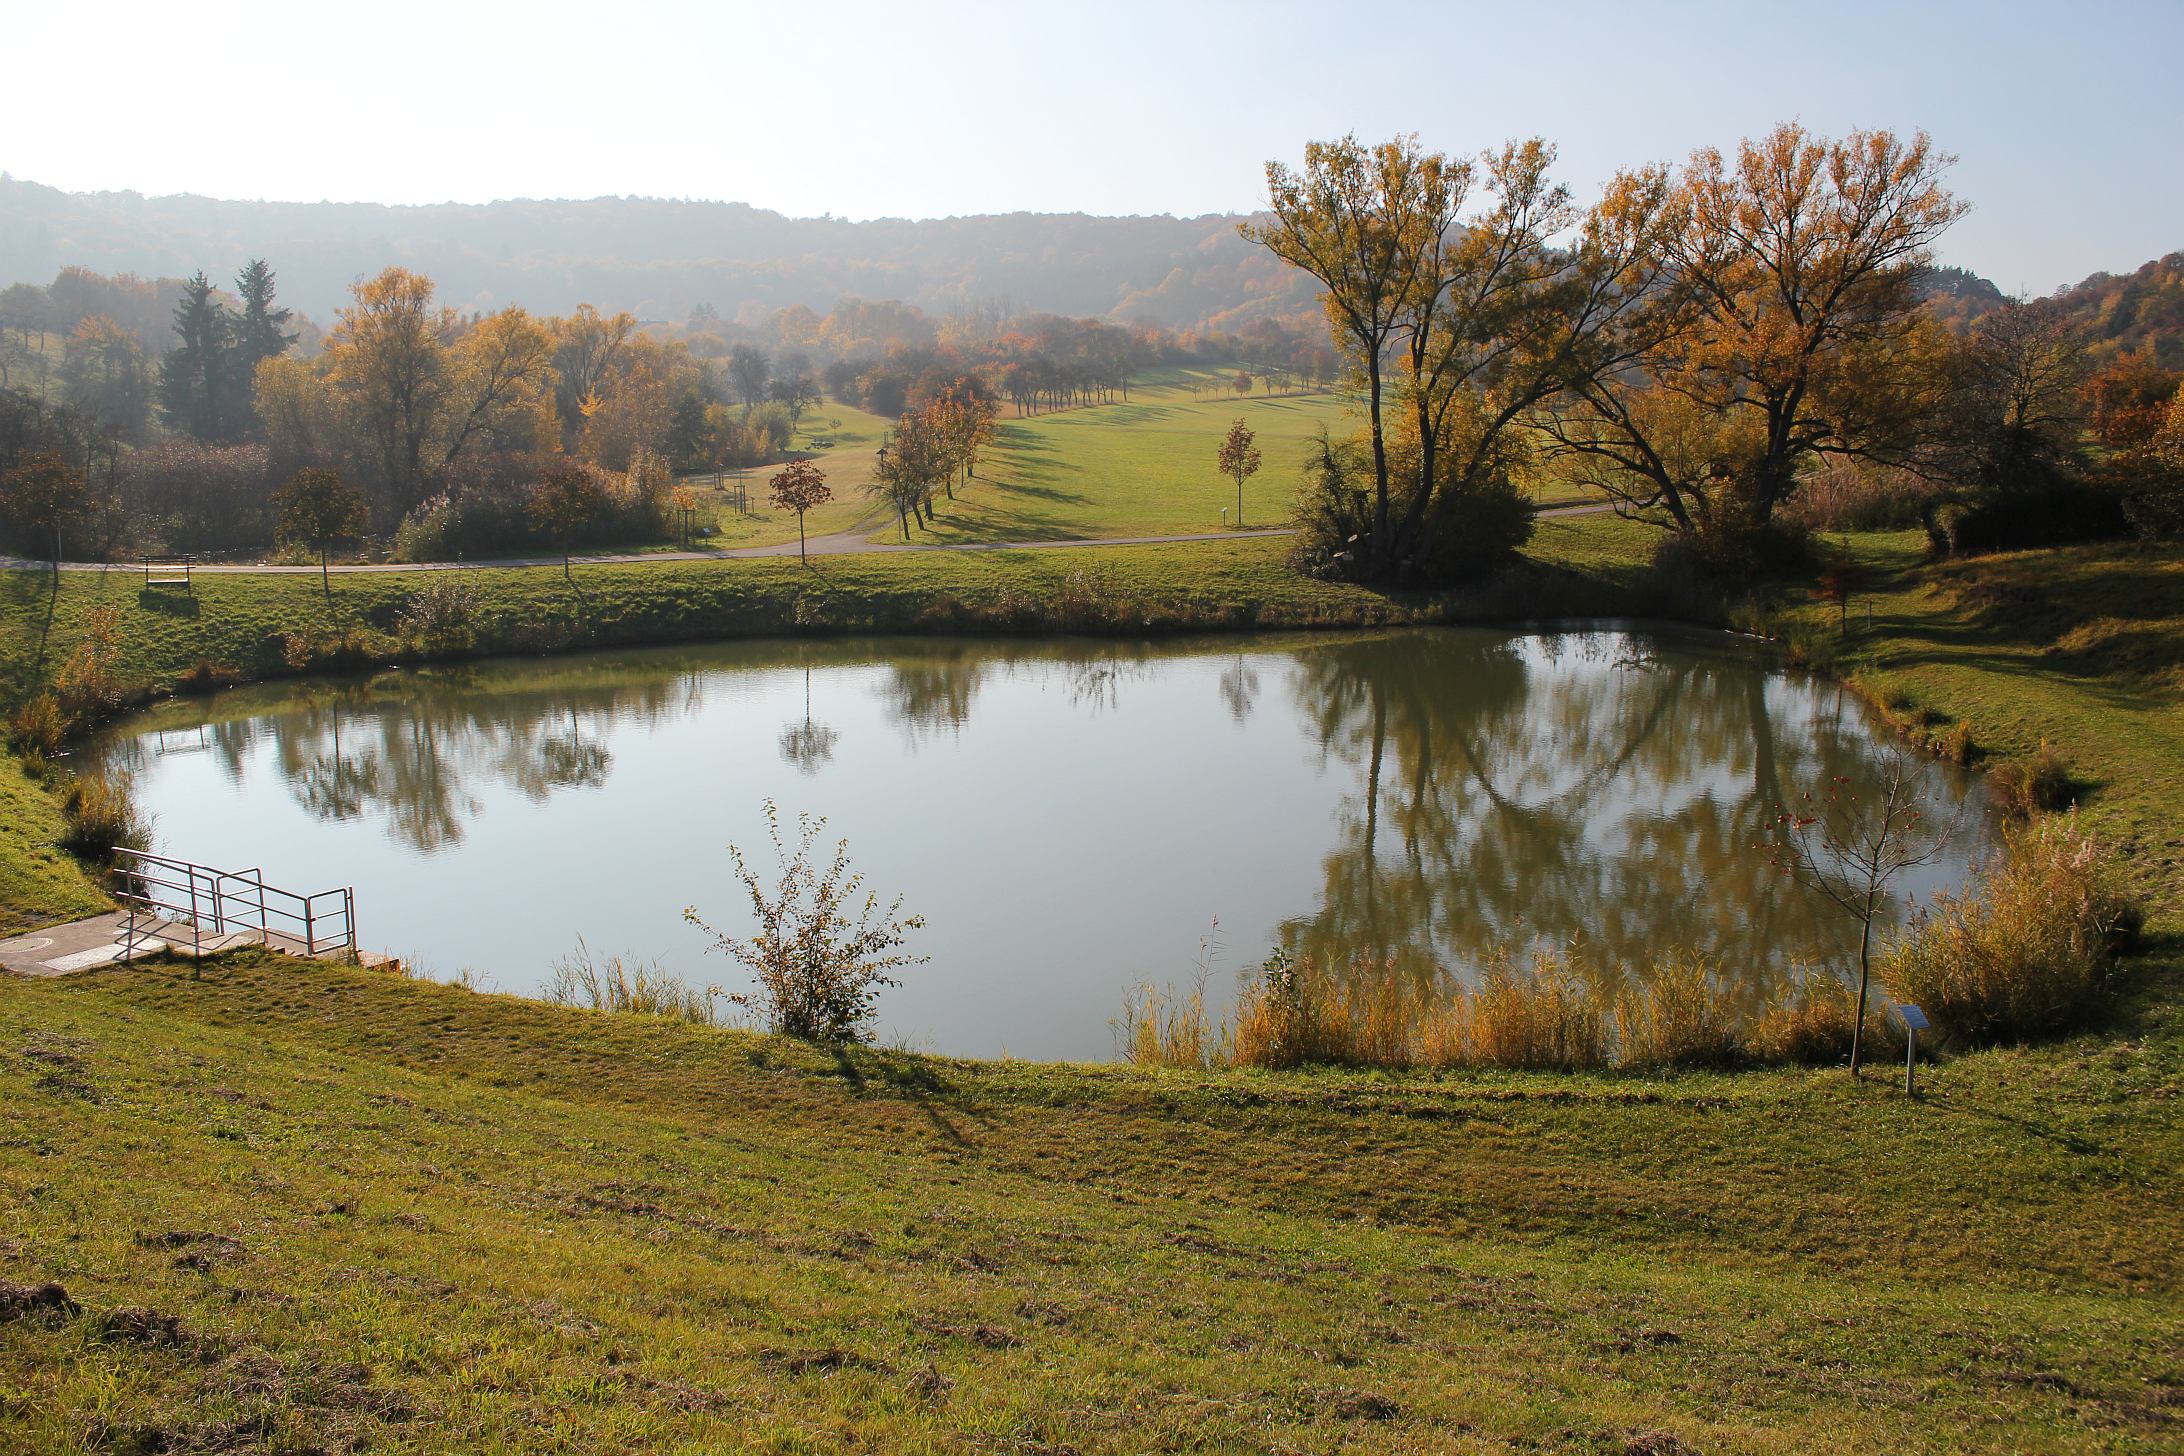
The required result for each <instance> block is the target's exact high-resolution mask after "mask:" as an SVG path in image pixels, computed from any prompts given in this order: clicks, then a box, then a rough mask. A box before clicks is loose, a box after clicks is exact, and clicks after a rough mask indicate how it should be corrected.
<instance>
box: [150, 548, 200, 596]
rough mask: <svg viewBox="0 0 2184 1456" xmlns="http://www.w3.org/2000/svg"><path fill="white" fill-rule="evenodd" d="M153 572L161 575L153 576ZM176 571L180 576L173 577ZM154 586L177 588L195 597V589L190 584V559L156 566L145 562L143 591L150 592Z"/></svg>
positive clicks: (186, 558)
mask: <svg viewBox="0 0 2184 1456" xmlns="http://www.w3.org/2000/svg"><path fill="white" fill-rule="evenodd" d="M154 571H157V572H159V573H161V574H160V575H158V576H154V575H152V573H153V572H154ZM178 571H179V572H180V573H181V575H180V576H177V575H175V573H176V572H178ZM155 586H178V587H180V588H182V590H184V591H186V592H188V593H190V594H191V595H192V596H195V595H196V594H197V588H196V587H194V586H192V585H191V584H190V559H189V558H188V557H187V556H185V557H183V558H182V559H181V560H180V561H179V562H164V563H161V564H159V565H157V566H155V565H153V564H152V563H151V562H149V561H147V562H145V563H144V589H145V590H146V591H150V590H151V589H152V588H153V587H155Z"/></svg>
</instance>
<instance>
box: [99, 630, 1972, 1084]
mask: <svg viewBox="0 0 2184 1456" xmlns="http://www.w3.org/2000/svg"><path fill="white" fill-rule="evenodd" d="M99 751H100V752H101V753H102V754H103V755H104V756H105V757H106V758H107V759H108V760H109V761H110V762H112V763H113V764H115V765H116V766H119V767H123V768H126V769H127V770H128V771H129V772H131V773H132V774H133V775H134V777H135V780H136V784H137V788H138V791H139V793H140V795H141V796H142V798H143V800H144V802H145V803H146V805H147V806H148V807H149V808H150V809H151V810H152V811H153V812H154V813H155V814H156V815H157V827H156V839H157V841H158V846H159V848H161V849H162V850H163V851H164V852H167V853H171V854H176V855H181V856H184V857H187V858H190V859H195V860H200V861H204V862H207V863H211V864H216V865H220V866H223V867H239V866H247V865H262V866H264V868H265V870H266V874H267V878H268V880H270V881H272V882H274V883H278V884H282V885H286V886H290V887H292V888H296V889H302V890H317V889H322V888H328V887H332V886H336V885H344V884H354V885H355V886H356V888H357V899H358V917H359V921H360V923H361V925H362V928H363V939H364V942H365V944H366V945H367V946H369V947H372V948H384V949H387V950H390V951H393V952H396V953H398V954H402V955H405V956H409V957H412V958H415V959H416V960H419V961H421V962H422V963H423V964H424V965H425V966H426V967H427V968H429V969H430V970H432V971H433V972H435V973H437V974H439V975H441V976H449V975H452V974H453V973H455V972H456V971H458V970H461V969H465V968H467V969H469V970H472V971H473V972H475V973H477V975H478V976H479V977H480V978H481V979H482V980H484V981H485V982H486V983H487V984H488V985H489V986H491V987H492V988H494V989H500V990H506V991H515V992H535V991H537V990H538V989H539V988H540V987H542V986H543V985H544V983H545V980H546V977H547V974H548V971H549V968H550V966H551V964H552V962H553V961H554V960H555V959H556V958H557V957H559V956H561V955H564V954H566V953H568V952H569V951H571V950H572V949H573V948H574V947H575V945H576V943H577V939H578V937H579V936H581V937H583V938H584V939H585V940H586V941H588V942H589V944H590V946H591V948H592V949H593V951H594V952H595V953H609V952H621V953H633V954H635V955H637V956H640V957H644V958H648V959H650V958H657V959H658V960H660V961H661V962H663V963H664V964H665V966H666V968H667V969H669V970H670V971H672V972H674V973H676V974H678V975H680V976H682V977H683V978H684V979H686V980H689V981H692V982H694V983H697V984H700V985H704V984H708V983H719V984H722V985H724V986H727V987H729V988H730V989H738V988H740V987H741V986H742V984H743V981H742V979H741V976H740V973H739V971H738V969H737V967H735V966H734V965H733V964H731V963H729V962H728V961H726V960H725V959H723V958H722V957H720V956H718V955H707V954H706V941H705V938H704V936H703V935H702V934H701V933H700V932H698V931H697V930H695V929H694V928H692V927H690V926H688V925H686V924H684V922H683V919H682V910H683V907H684V906H686V905H696V906H697V907H699V909H700V911H701V912H702V913H703V914H704V915H705V917H706V918H707V919H708V920H710V921H711V922H712V923H714V924H715V925H717V926H720V927H722V928H724V929H729V930H731V931H733V932H735V933H742V932H744V931H745V930H747V929H748V928H749V927H748V917H747V915H746V912H745V906H744V905H743V904H742V903H740V893H739V890H738V888H737V886H736V885H735V883H734V881H733V880H732V878H731V875H730V870H729V865H728V855H727V845H728V844H729V843H730V842H731V841H734V842H736V843H739V844H741V845H743V846H744V847H745V848H746V849H747V850H748V849H754V848H756V849H763V848H764V846H765V830H764V822H763V820H762V818H761V815H760V805H761V802H762V801H763V800H765V799H767V798H772V799H773V800H775V801H776V802H777V803H778V804H779V805H780V806H781V809H782V811H783V814H784V816H785V817H786V818H789V819H792V820H793V817H794V815H795V814H796V813H797V812H798V811H800V810H808V811H810V812H812V813H815V814H825V815H826V816H828V819H829V821H830V833H839V834H842V835H846V836H847V837H848V838H849V840H850V842H851V846H852V849H853V851H854V854H855V858H856V863H857V866H858V868H860V869H861V870H863V871H864V872H865V874H866V876H867V879H868V881H869V882H870V884H871V885H872V886H873V887H875V888H877V889H879V890H881V891H882V896H883V899H884V898H885V897H886V896H888V895H891V894H893V893H894V892H896V891H900V892H901V893H902V894H903V895H904V896H905V899H906V906H907V908H908V909H909V910H911V911H914V912H916V913H919V914H922V915H924V916H925V917H926V920H927V922H928V928H927V929H926V930H925V931H924V932H923V933H922V934H921V935H919V936H918V937H917V938H916V944H915V945H914V947H913V948H914V949H917V950H921V951H923V952H926V953H928V954H930V955H931V956H932V961H931V963H930V964H928V965H924V966H920V967H914V968H912V969H910V970H909V971H907V972H905V973H904V981H905V983H906V984H904V985H903V986H901V987H900V988H897V989H894V990H891V991H889V992H887V993H886V994H885V996H884V998H883V1000H882V1003H881V1006H882V1032H881V1034H882V1037H883V1039H886V1040H890V1041H900V1042H904V1043H908V1044H910V1045H914V1046H920V1047H924V1048H928V1049H932V1050H937V1051H942V1052H949V1053H959V1054H964V1055H981V1056H984V1055H996V1054H1001V1053H1004V1052H1006V1053H1011V1054H1015V1055H1021V1056H1028V1057H1039V1058H1051V1057H1069V1058H1098V1057H1106V1056H1109V1055H1111V1054H1112V1052H1113V1038H1112V1032H1111V1029H1110V1026H1109V1022H1110V1019H1111V1018H1112V1017H1113V1016H1115V1014H1116V1013H1117V1011H1118V1010H1119V1008H1120V1006H1121V1003H1122V1001H1123V998H1124V995H1125V993H1126V991H1127V990H1128V988H1129V987H1130V986H1131V985H1133V984H1134V983H1137V982H1140V981H1147V980H1150V981H1153V982H1156V983H1168V984H1175V985H1188V984H1189V983H1191V982H1192V981H1193V980H1194V979H1195V977H1196V974H1197V971H1196V967H1197V964H1198V962H1199V959H1200V945H1201V942H1202V941H1208V940H1210V942H1211V952H1210V954H1211V964H1212V975H1211V977H1210V980H1209V983H1208V992H1209V999H1211V1000H1212V1001H1214V1002H1215V1003H1216V1004H1217V1005H1225V1004H1226V1003H1227V1002H1228V1001H1229V1000H1230V999H1231V998H1232V995H1233V991H1234V984H1235V974H1236V972H1237V971H1238V970H1239V969H1240V968H1242V967H1244V966H1247V965H1251V964H1256V963H1257V962H1258V961H1259V960H1260V959H1262V958H1263V957H1264V956H1265V955H1266V954H1267V953H1268V951H1269V950H1270V949H1271V948H1273V947H1274V946H1277V945H1281V946H1286V947H1289V948H1291V949H1292V950H1295V951H1300V952H1305V951H1308V952H1312V953H1315V954H1319V955H1323V956H1325V955H1340V956H1343V957H1348V956H1351V955H1355V954H1366V955H1370V956H1372V957H1374V958H1376V959H1392V961H1393V962H1394V964H1395V965H1396V966H1397V967H1398V968H1404V969H1411V970H1415V968H1417V967H1419V966H1423V965H1426V964H1430V963H1438V964H1441V965H1446V966H1452V967H1462V968H1468V967H1475V966H1476V965H1477V964H1478V963H1479V962H1480V960H1481V958H1482V957H1484V956H1486V955H1487V954H1489V953H1490V952H1491V951H1492V950H1493V949H1494V948H1495V947H1499V946H1505V945H1506V946H1512V947H1516V948H1518V949H1520V950H1521V949H1522V948H1523V947H1525V946H1527V945H1528V944H1531V943H1533V942H1535V941H1540V940H1545V941H1551V942H1558V943H1563V942H1569V941H1572V940H1579V941H1581V943H1582V944H1583V945H1584V946H1585V947H1586V948H1587V950H1588V952H1589V953H1590V954H1591V955H1592V956H1594V957H1596V958H1599V959H1602V960H1604V961H1609V962H1613V961H1630V962H1633V963H1635V962H1639V961H1643V960H1644V959H1645V958H1646V957H1647V956H1648V954H1649V953H1650V952H1653V951H1656V950H1659V949H1662V948H1665V947H1667V946H1671V945H1676V946H1687V947H1696V948H1699V949H1701V950H1703V951H1704V952H1706V953H1707V954H1709V955H1712V956H1715V957H1717V958H1719V960H1720V961H1721V963H1722V965H1723V966H1724V967H1725V970H1726V971H1727V973H1728V974H1729V975H1731V976H1733V977H1735V978H1737V979H1738V980H1739V981H1740V982H1742V983H1743V984H1745V985H1749V986H1752V987H1755V988H1756V987H1757V986H1758V985H1759V984H1760V983H1761V982H1762V981H1764V979H1765V978H1766V977H1767V976H1769V975H1771V974H1779V973H1780V972H1781V970H1782V969H1783V968H1784V967H1785V966H1787V965H1788V964H1790V963H1791V962H1793V961H1797V960H1804V961H1811V960H1814V959H1817V958H1822V957H1827V956H1832V955H1837V954H1840V952H1841V951H1842V949H1843V948H1844V947H1845V945H1846V944H1848V943H1849V935H1848V927H1847V925H1846V924H1844V923H1840V922H1839V921H1838V920H1837V919H1834V918H1830V917H1831V915H1833V914H1834V913H1835V912H1824V910H1823V908H1822V907H1821V906H1820V905H1818V904H1816V903H1815V902H1814V900H1813V899H1812V898H1811V897H1810V895H1809V894H1808V893H1807V892H1804V891H1801V890H1799V889H1798V888H1797V887H1795V886H1793V885H1789V884H1786V883H1784V882H1783V881H1782V880H1780V879H1779V877H1778V876H1776V875H1775V874H1774V873H1773V872H1772V871H1770V870H1769V869H1768V867H1767V864H1766V858H1765V856H1764V855H1763V854H1761V853H1757V852H1755V850H1754V848H1753V846H1754V845H1755V844H1756V843H1758V842H1759V841H1760V840H1761V839H1762V838H1763V834H1764V825H1765V822H1766V820H1767V818H1768V817H1769V815H1770V813H1771V811H1772V809H1773V806H1775V805H1776V804H1779V803H1781V802H1783V801H1784V800H1785V799H1786V798H1788V797H1789V796H1791V795H1793V794H1795V793H1797V792H1800V791H1803V790H1805V789H1808V788H1816V787H1819V786H1823V785H1824V784H1825V783H1826V782H1827V781H1828V780H1829V779H1830V778H1832V777H1834V776H1837V775H1843V776H1846V777H1848V778H1849V779H1850V780H1851V781H1852V782H1853V783H1857V782H1861V781H1865V780H1869V779H1870V778H1871V777H1872V775H1873V774H1874V772H1875V766H1876V764H1877V763H1878V762H1879V761H1880V758H1881V756H1882V755H1883V754H1885V753H1888V752H1891V751H1892V749H1891V748H1890V746H1889V745H1888V743H1887V741H1886V740H1885V739H1884V738H1883V737H1882V736H1881V735H1880V734H1878V733H1877V732H1876V731H1875V727H1874V725H1873V723H1872V722H1871V721H1870V720H1869V718H1868V716H1867V715H1866V713H1865V712H1864V711H1863V709H1862V707H1861V706H1860V705H1859V704H1858V703H1857V702H1856V701H1855V700H1852V699H1849V698H1848V697H1847V696H1846V695H1844V694H1843V693H1841V692H1840V691H1839V690H1838V689H1837V688H1836V687H1834V686H1833V685H1832V684H1828V683H1824V682H1820V681H1818V680H1815V679H1811V678H1808V677H1804V676H1802V675H1791V674H1785V673H1781V672H1776V671H1773V670H1770V669H1768V668H1767V667H1765V666H1763V665H1762V664H1760V663H1759V662H1758V661H1757V660H1756V659H1755V658H1753V657H1752V656H1751V655H1749V654H1748V653H1746V652H1745V651H1744V650H1743V649H1742V648H1741V647H1739V646H1738V645H1737V644H1734V643H1730V642H1725V641H1720V640H1715V639H1706V638H1692V637H1683V636H1657V635H1653V634H1650V633H1645V632H1635V631H1588V632H1563V633H1549V634H1513V633H1509V632H1504V631H1496V630H1445V629H1421V630H1411V631H1401V632H1386V633H1377V634H1370V635H1349V636H1342V637H1326V636H1320V637H1309V638H1306V637H1296V636H1288V637H1263V638H1247V639H1234V638H1230V639H1222V640H1219V641H1204V640H1200V641H1187V642H1169V643H1161V644H1115V643H1104V642H1078V641H1065V642H1059V643H1056V642H1046V643H1030V642H1018V641H998V642H976V641H962V640H935V639H886V640H868V641H841V642H803V643H797V642H759V643H738V644H725V645H718V646H709V647H703V648H678V649H658V650H648V651H633V652H618V653H606V654H595V655H588V656H581V657H568V658H557V659H552V660H546V661H537V662H519V663H491V664H484V665H476V666H467V667H455V668H434V669H429V670H421V671H415V672H404V673H393V674H387V675H384V676H381V677H379V678H375V679H373V680H371V681H370V682H368V683H346V684H309V685H303V686H296V685H287V686H282V687H275V688H263V689H248V690H243V691H238V692H232V693H228V694H226V695H223V696H221V697H219V698H217V699H214V700H212V701H210V702H209V703H199V704H194V705H180V704H178V705H174V706H171V707H169V708H167V709H165V710H163V711H162V712H161V713H160V714H158V715H154V716H150V717H147V718H144V719H140V720H137V722H135V723H133V724H131V725H128V727H127V728H126V729H125V730H124V731H122V732H119V733H117V734H115V735H114V736H112V737H111V738H109V739H108V740H107V741H106V742H105V743H104V744H103V745H102V746H101V748H100V750H99ZM1929 783H1930V788H1931V790H1932V791H1933V792H1934V794H1935V795H1936V797H1937V800H1938V801H1939V802H1938V803H1937V812H1939V813H1942V814H1947V813H1948V812H1950V810H1951V808H1952V807H1953V806H1954V805H1955V804H1956V803H1957V802H1958V801H1960V800H1962V801H1964V802H1965V809H1966V813H1967V823H1968V824H1972V825H1974V826H1977V825H1980V824H1983V823H1984V820H1985V814H1986V808H1985V805H1984V802H1983V801H1982V799H1981V797H1980V795H1979V791H1978V790H1977V789H1976V787H1974V786H1972V785H1971V784H1970V782H1969V781H1968V780H1966V779H1965V778H1963V777H1962V776H1959V775H1953V774H1945V773H1943V772H1942V771H1941V770H1939V769H1936V770H1934V771H1932V773H1931V774H1930V778H1929ZM1980 841H1981V835H1980V833H1978V832H1967V833H1964V834H1961V835H1960V836H1959V838H1958V840H1957V842H1956V844H1955V845H1954V847H1953V851H1952V853H1951V855H1950V856H1949V857H1948V858H1947V859H1946V860H1945V861H1944V862H1943V863H1942V864H1940V865H1938V866H1936V867H1935V868H1933V869H1932V870H1929V871H1926V872H1924V873H1923V874H1922V875H1921V877H1920V878H1919V879H1918V880H1917V881H1915V882H1914V883H1913V885H1912V886H1911V888H1912V889H1913V890H1914V891H1915V892H1916V893H1917V894H1918V895H1919V896H1920V897H1921V898H1923V897H1924V896H1925V895H1927V894H1930V893H1931V892H1932V890H1934V889H1935V888H1938V887H1942V886H1946V885H1949V884H1952V883H1955V882H1957V881H1960V880H1961V879H1962V878H1963V876H1964V873H1965V868H1966V865H1967V863H1968V862H1969V860H1970V859H1971V857H1972V856H1974V855H1975V854H1976V853H1977V852H1978V850H1979V846H1980ZM756 862H757V863H758V864H759V865H760V867H761V868H764V867H765V866H767V865H768V864H770V861H769V860H767V859H766V858H765V857H764V856H763V855H761V856H759V857H758V858H757V861H756ZM1216 921H1218V926H1216V923H1215V922H1216ZM1399 973H1400V969H1399Z"/></svg>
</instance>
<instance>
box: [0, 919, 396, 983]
mask: <svg viewBox="0 0 2184 1456" xmlns="http://www.w3.org/2000/svg"><path fill="white" fill-rule="evenodd" d="M128 924H129V917H128V916H127V915H126V914H123V913H121V912H119V911H116V912H114V913H112V914H108V915H95V916H93V917H92V918H91V919H89V920H78V921H75V922H74V923H72V924H69V925H49V926H47V927H46V928H45V929H43V930H39V931H34V932H32V933H31V934H29V935H18V936H15V937H13V938H12V939H9V940H0V970H6V971H12V972H14V973H15V974H16V975H18V976H65V975H68V974H70V973H71V972H75V971H88V970H95V969H96V968H98V967H100V966H109V965H112V964H113V963H114V962H116V961H118V960H121V959H122V958H123V957H122V942H123V941H124V940H125V939H126V938H127V935H128V929H127V927H128ZM239 945H264V946H266V947H267V948H268V949H270V950H277V951H279V952H281V953H282V954H284V955H292V956H301V955H302V954H303V942H302V941H301V940H298V939H296V938H295V937H293V936H288V935H282V934H280V933H279V932H278V931H276V932H274V933H273V934H271V935H264V934H260V933H259V932H258V931H256V930H233V931H229V932H228V933H227V934H225V935H205V936H202V937H197V936H192V934H191V933H190V928H189V926H188V925H186V924H185V925H177V924H174V923H172V922H167V921H159V922H144V921H140V922H138V929H137V954H138V955H140V956H141V955H156V954H158V953H159V952H160V951H163V950H173V951H178V952H180V953H182V954H184V955H187V954H189V953H190V951H191V950H192V949H193V948H195V949H198V950H201V951H203V952H204V953H205V954H206V955H211V954H213V953H214V952H215V951H223V950H231V949H233V948H234V947H236V946H239ZM389 959H390V958H389V957H387V956H384V955H379V954H377V953H375V952H372V951H364V952H362V953H360V954H359V955H358V956H357V960H358V962H359V963H360V964H362V965H367V966H376V965H383V964H385V963H386V962H387V961H388V960H389Z"/></svg>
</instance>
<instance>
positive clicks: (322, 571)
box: [318, 543, 334, 601]
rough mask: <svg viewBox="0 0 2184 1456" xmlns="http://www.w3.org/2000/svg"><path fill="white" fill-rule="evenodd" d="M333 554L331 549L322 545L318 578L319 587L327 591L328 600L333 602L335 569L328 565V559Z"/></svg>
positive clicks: (320, 547) (319, 555) (319, 554)
mask: <svg viewBox="0 0 2184 1456" xmlns="http://www.w3.org/2000/svg"><path fill="white" fill-rule="evenodd" d="M332 554H333V553H332V551H331V550H330V548H329V547H327V546H326V545H325V544H324V543H321V544H320V546H319V553H318V578H319V585H320V586H322V587H324V588H325V589H326V600H328V601H332V600H333V599H334V569H333V568H332V567H331V566H328V565H327V564H326V560H327V557H329V556H330V555H332Z"/></svg>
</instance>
